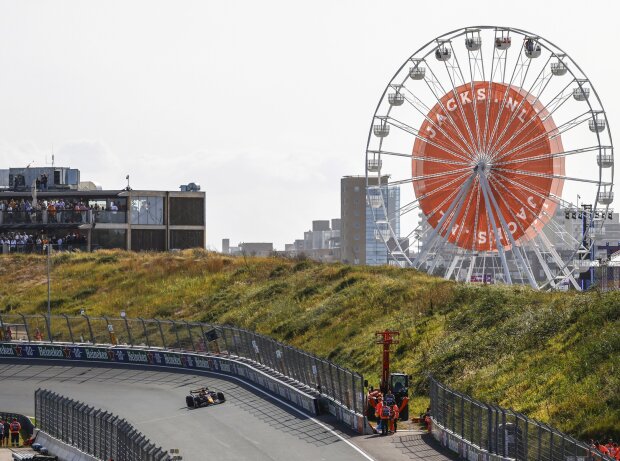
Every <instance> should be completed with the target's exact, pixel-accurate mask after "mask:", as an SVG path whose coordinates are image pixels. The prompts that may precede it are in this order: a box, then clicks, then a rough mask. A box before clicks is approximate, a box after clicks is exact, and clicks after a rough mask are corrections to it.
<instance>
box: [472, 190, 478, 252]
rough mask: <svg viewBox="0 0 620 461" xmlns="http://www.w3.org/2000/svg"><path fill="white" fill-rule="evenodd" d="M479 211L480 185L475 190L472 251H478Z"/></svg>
mask: <svg viewBox="0 0 620 461" xmlns="http://www.w3.org/2000/svg"><path fill="white" fill-rule="evenodd" d="M479 211H480V184H478V187H477V188H476V212H475V214H474V228H473V231H474V236H473V238H472V241H471V249H472V251H475V250H478V216H479V215H480V214H479Z"/></svg>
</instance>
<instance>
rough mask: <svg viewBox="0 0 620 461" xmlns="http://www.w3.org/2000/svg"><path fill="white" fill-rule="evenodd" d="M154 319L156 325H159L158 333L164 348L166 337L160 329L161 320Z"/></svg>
mask: <svg viewBox="0 0 620 461" xmlns="http://www.w3.org/2000/svg"><path fill="white" fill-rule="evenodd" d="M153 320H155V322H157V326H158V327H159V334H160V336H161V343H162V345H163V346H164V349H165V348H166V339H165V338H164V330H162V328H161V322H160V321H159V320H158V319H153Z"/></svg>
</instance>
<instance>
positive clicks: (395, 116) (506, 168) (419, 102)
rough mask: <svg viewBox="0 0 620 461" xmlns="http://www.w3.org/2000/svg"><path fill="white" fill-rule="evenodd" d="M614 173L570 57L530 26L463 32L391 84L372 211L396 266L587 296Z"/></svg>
mask: <svg viewBox="0 0 620 461" xmlns="http://www.w3.org/2000/svg"><path fill="white" fill-rule="evenodd" d="M613 173H614V157H613V144H612V139H611V134H610V131H609V124H608V122H607V116H606V113H605V110H604V109H603V105H602V103H601V100H600V99H599V97H598V94H597V93H596V91H595V89H594V86H593V85H592V83H591V82H590V80H589V79H588V78H587V76H586V75H585V73H584V72H583V71H582V70H581V69H580V67H579V66H578V65H577V63H576V62H575V61H574V60H573V59H572V58H571V57H570V56H569V55H568V54H566V53H565V52H564V51H562V50H561V49H560V48H558V47H557V46H555V45H554V44H552V43H551V42H549V41H548V40H545V39H544V38H542V37H540V36H538V35H535V34H532V33H529V32H526V31H524V30H520V29H514V28H504V27H491V26H481V27H473V28H464V29H459V30H456V31H453V32H449V33H447V34H444V35H442V36H440V37H437V38H435V39H433V40H432V41H430V42H428V43H427V44H426V45H425V46H423V47H422V48H420V49H419V50H418V51H417V52H415V53H414V54H413V55H412V56H411V57H410V58H408V59H407V60H406V61H405V62H404V63H403V64H402V65H401V66H400V68H399V69H398V70H397V71H396V73H395V75H394V77H393V78H392V79H391V80H390V82H389V83H388V84H387V86H386V87H385V90H384V92H383V94H382V96H381V99H380V101H379V104H378V105H377V109H376V111H375V113H374V115H373V118H372V123H371V127H370V131H369V135H368V143H367V149H366V187H367V205H368V207H367V208H368V209H369V210H370V214H371V215H372V218H373V221H374V238H375V239H376V241H377V242H378V243H380V244H381V245H382V246H383V245H384V246H385V247H387V252H388V254H389V256H388V258H389V262H390V263H391V264H397V265H400V266H403V267H415V268H417V269H420V270H424V271H426V272H428V273H431V274H435V275H441V276H443V277H445V278H446V279H453V280H460V281H465V282H491V283H506V284H517V283H518V284H528V285H530V286H532V287H533V288H536V289H545V288H562V287H564V288H566V287H567V285H572V286H573V287H574V288H576V289H581V288H582V285H581V284H580V283H579V278H580V274H583V273H585V272H587V271H589V270H590V269H591V267H592V266H593V265H594V264H595V255H594V250H595V244H596V240H597V238H600V237H601V236H602V233H603V232H604V228H605V227H604V225H605V222H606V220H608V219H610V218H611V213H610V208H609V207H610V205H611V204H612V202H613ZM394 197H396V198H394ZM367 240H368V238H367Z"/></svg>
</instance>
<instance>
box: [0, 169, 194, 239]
mask: <svg viewBox="0 0 620 461" xmlns="http://www.w3.org/2000/svg"><path fill="white" fill-rule="evenodd" d="M43 178H45V179H44V180H43ZM44 181H45V182H46V183H44ZM189 186H191V187H189ZM198 189H199V187H198V186H195V185H193V184H190V185H188V186H182V187H181V191H155V190H132V189H130V188H129V187H127V188H126V189H123V190H102V189H101V188H100V187H97V186H96V185H95V184H94V183H88V182H80V172H79V170H75V169H70V168H59V167H44V168H10V169H5V170H0V236H3V235H4V236H5V238H6V236H9V235H12V236H14V235H18V236H27V237H28V238H29V241H30V239H32V240H33V241H36V239H37V237H38V236H46V237H49V238H52V237H54V238H61V239H62V241H64V243H65V244H68V243H73V244H74V246H75V247H76V248H80V249H82V250H84V251H91V250H96V249H102V248H107V249H112V248H120V249H126V250H133V251H166V250H172V249H185V248H196V247H198V248H204V247H205V228H206V223H205V194H204V192H200V191H199V190H198ZM67 237H69V238H68V239H67ZM52 240H54V239H52ZM4 246H5V247H6V245H4ZM0 251H4V248H0Z"/></svg>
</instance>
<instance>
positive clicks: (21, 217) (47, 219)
mask: <svg viewBox="0 0 620 461" xmlns="http://www.w3.org/2000/svg"><path fill="white" fill-rule="evenodd" d="M91 220H92V211H91V210H55V211H49V210H31V211H2V212H0V224H3V225H5V224H7V225H8V224H90V223H91Z"/></svg>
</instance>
